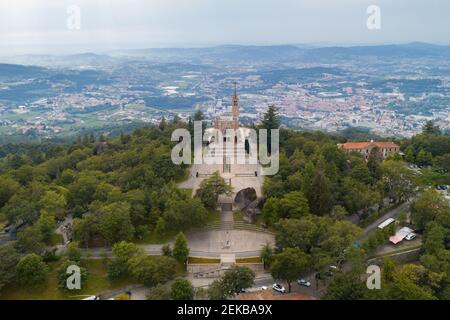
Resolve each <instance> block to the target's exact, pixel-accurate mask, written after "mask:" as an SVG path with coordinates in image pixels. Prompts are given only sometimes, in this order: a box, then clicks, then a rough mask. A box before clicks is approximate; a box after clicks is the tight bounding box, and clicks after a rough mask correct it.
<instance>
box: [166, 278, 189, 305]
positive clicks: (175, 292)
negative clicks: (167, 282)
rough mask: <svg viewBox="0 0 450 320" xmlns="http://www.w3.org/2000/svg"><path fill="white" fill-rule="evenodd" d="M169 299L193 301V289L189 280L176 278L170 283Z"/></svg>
mask: <svg viewBox="0 0 450 320" xmlns="http://www.w3.org/2000/svg"><path fill="white" fill-rule="evenodd" d="M170 297H171V298H172V299H173V300H193V299H194V287H193V286H192V284H191V282H190V281H189V280H187V279H183V278H177V279H175V281H174V282H173V283H172V287H171V291H170Z"/></svg>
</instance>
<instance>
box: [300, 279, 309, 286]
mask: <svg viewBox="0 0 450 320" xmlns="http://www.w3.org/2000/svg"><path fill="white" fill-rule="evenodd" d="M297 283H298V285H299V286H303V287H311V282H309V281H307V280H306V279H298V280H297Z"/></svg>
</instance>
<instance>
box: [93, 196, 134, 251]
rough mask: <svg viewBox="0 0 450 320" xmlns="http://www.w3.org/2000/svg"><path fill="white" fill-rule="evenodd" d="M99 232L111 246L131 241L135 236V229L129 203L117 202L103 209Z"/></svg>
mask: <svg viewBox="0 0 450 320" xmlns="http://www.w3.org/2000/svg"><path fill="white" fill-rule="evenodd" d="M99 230H100V234H101V235H102V236H103V238H104V239H105V240H106V241H107V242H108V243H110V244H114V243H116V242H119V241H122V240H124V241H127V240H131V239H132V238H133V235H134V227H133V224H132V223H131V217H130V205H129V204H128V203H127V202H116V203H112V204H109V205H106V206H104V207H102V208H101V210H100V220H99Z"/></svg>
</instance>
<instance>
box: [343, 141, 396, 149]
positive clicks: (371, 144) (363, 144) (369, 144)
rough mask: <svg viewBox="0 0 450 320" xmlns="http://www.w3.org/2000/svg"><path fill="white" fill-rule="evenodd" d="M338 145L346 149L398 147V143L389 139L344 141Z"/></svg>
mask: <svg viewBox="0 0 450 320" xmlns="http://www.w3.org/2000/svg"><path fill="white" fill-rule="evenodd" d="M338 147H340V148H344V149H347V150H354V149H368V148H373V147H378V148H380V149H383V148H400V146H399V145H398V144H395V143H393V142H391V141H373V140H372V141H364V142H346V143H340V144H338Z"/></svg>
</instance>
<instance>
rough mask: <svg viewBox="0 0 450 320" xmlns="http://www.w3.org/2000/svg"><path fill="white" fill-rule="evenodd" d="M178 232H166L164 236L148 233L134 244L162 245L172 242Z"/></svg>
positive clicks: (152, 232)
mask: <svg viewBox="0 0 450 320" xmlns="http://www.w3.org/2000/svg"><path fill="white" fill-rule="evenodd" d="M177 234H178V232H174V231H172V232H167V233H166V234H164V235H160V234H158V233H157V232H154V231H150V232H148V233H147V235H146V236H145V237H144V238H143V239H140V240H136V241H134V242H135V243H136V244H164V243H167V242H169V241H170V240H173V239H174V238H175V236H176V235H177Z"/></svg>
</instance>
